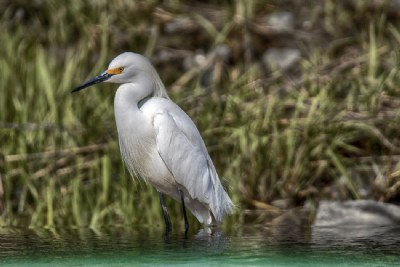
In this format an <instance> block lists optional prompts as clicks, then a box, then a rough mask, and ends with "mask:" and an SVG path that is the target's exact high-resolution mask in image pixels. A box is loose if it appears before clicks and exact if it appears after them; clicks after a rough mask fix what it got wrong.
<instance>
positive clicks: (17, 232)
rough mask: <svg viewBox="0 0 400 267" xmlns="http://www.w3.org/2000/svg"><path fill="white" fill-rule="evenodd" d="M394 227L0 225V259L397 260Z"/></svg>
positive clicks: (136, 262) (398, 235)
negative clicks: (186, 230)
mask: <svg viewBox="0 0 400 267" xmlns="http://www.w3.org/2000/svg"><path fill="white" fill-rule="evenodd" d="M399 245H400V227H378V226H376V227H374V226H371V227H362V228H361V227H360V228H357V227H349V228H341V229H337V228H336V229H332V228H311V227H308V228H300V229H299V228H293V227H290V226H287V227H279V228H277V227H275V228H269V227H262V226H241V227H237V228H235V229H233V230H230V231H226V230H222V229H217V230H214V231H213V233H211V234H210V229H201V230H198V231H197V232H193V233H190V234H189V235H188V237H187V239H186V238H185V236H184V235H183V233H179V232H178V233H174V232H173V233H172V234H171V235H170V236H169V238H166V237H165V236H164V233H163V229H161V228H155V229H154V228H142V229H136V228H135V229H126V228H110V229H103V230H101V231H93V230H90V229H75V230H72V229H69V230H65V229H64V230H32V229H29V230H26V229H10V228H0V266H116V267H118V266H176V265H179V266H243V265H246V266H399V264H400V253H399V252H400V246H399Z"/></svg>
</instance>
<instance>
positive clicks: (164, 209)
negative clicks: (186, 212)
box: [158, 192, 171, 235]
mask: <svg viewBox="0 0 400 267" xmlns="http://www.w3.org/2000/svg"><path fill="white" fill-rule="evenodd" d="M158 194H159V195H160V203H161V208H162V212H163V215H164V221H165V233H166V235H167V234H169V232H170V231H171V220H170V219H169V215H168V210H167V205H166V204H165V199H164V195H163V193H161V192H158Z"/></svg>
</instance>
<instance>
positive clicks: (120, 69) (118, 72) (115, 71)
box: [107, 67, 124, 75]
mask: <svg viewBox="0 0 400 267" xmlns="http://www.w3.org/2000/svg"><path fill="white" fill-rule="evenodd" d="M123 70H124V67H119V68H115V69H109V70H107V73H108V74H114V75H115V74H120V73H121V72H122V71H123Z"/></svg>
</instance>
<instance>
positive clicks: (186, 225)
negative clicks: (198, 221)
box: [179, 190, 189, 236]
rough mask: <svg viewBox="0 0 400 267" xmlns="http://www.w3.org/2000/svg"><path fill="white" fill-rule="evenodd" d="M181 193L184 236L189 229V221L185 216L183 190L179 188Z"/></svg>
mask: <svg viewBox="0 0 400 267" xmlns="http://www.w3.org/2000/svg"><path fill="white" fill-rule="evenodd" d="M179 192H180V193H181V202H182V211H183V217H184V218H185V236H187V232H188V230H189V221H188V218H187V216H186V207H185V201H184V200H183V192H182V190H179Z"/></svg>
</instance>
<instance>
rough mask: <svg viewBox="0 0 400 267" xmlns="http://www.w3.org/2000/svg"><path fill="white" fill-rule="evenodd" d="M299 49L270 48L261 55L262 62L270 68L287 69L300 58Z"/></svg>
mask: <svg viewBox="0 0 400 267" xmlns="http://www.w3.org/2000/svg"><path fill="white" fill-rule="evenodd" d="M300 55H301V53H300V50H298V49H294V48H270V49H268V50H267V51H266V52H265V53H264V55H263V57H262V60H263V63H264V65H265V66H266V67H268V68H270V69H273V70H275V69H277V68H278V69H282V70H285V69H288V68H289V67H291V66H292V65H293V64H295V63H296V62H297V61H298V60H299V59H300Z"/></svg>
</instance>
